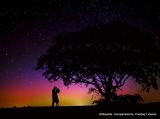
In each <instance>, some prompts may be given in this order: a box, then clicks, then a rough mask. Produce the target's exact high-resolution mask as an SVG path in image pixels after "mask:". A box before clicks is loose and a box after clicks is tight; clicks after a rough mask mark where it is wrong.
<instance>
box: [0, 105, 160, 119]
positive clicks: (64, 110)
mask: <svg viewBox="0 0 160 119" xmlns="http://www.w3.org/2000/svg"><path fill="white" fill-rule="evenodd" d="M159 112H160V103H152V104H141V105H110V106H108V107H97V106H69V107H62V106H60V107H55V108H51V107H23V108H6V109H4V108H3V109H0V118H1V117H3V118H4V119H6V118H12V119H17V118H20V119H23V118H28V119H33V118H35V119H37V118H38V119H39V118H43V119H48V118H52V119H61V118H62V119H72V118H73V119H79V118H81V119H117V118H118V119H130V118H132V119H139V118H140V119H141V118H143V119H148V118H149V119H155V118H158V119H160V113H159ZM109 113H110V114H112V115H109ZM116 114H118V116H117V115H116ZM124 114H126V115H124ZM155 114H156V115H155ZM120 115H121V116H120ZM122 115H123V116H122ZM3 118H1V119H3Z"/></svg>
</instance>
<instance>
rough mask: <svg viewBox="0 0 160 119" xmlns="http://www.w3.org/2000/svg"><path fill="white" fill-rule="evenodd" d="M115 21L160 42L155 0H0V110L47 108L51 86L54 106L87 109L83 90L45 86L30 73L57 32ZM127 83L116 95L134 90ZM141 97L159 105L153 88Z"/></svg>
mask: <svg viewBox="0 0 160 119" xmlns="http://www.w3.org/2000/svg"><path fill="white" fill-rule="evenodd" d="M117 19H118V20H121V21H126V22H128V23H130V24H132V25H134V26H136V27H138V28H140V29H143V30H145V31H149V32H151V33H152V34H153V35H154V36H155V37H156V39H157V44H159V43H160V8H159V3H156V1H154V2H153V1H146V0H79V1H78V0H23V1H22V0H12V1H10V0H1V1H0V107H13V106H49V105H51V89H52V87H53V86H54V85H56V86H58V87H59V88H60V89H61V93H60V94H59V97H60V105H62V106H77V105H90V104H91V98H92V97H91V95H89V94H88V89H87V88H86V87H84V86H75V85H74V86H70V87H69V88H68V87H64V86H63V83H62V82H61V81H58V82H56V83H50V82H48V81H47V80H46V79H44V77H42V75H41V74H42V72H41V71H35V66H36V61H37V58H38V57H39V56H40V55H42V54H43V53H45V51H46V50H47V48H48V47H49V45H50V43H51V41H52V40H53V39H54V38H55V36H56V35H57V34H59V33H64V32H70V31H79V30H81V29H83V28H85V27H86V26H88V25H95V24H99V23H108V22H109V21H111V20H117ZM159 46H160V45H159ZM158 83H159V84H160V82H158ZM133 84H135V83H134V82H133V81H131V80H129V81H128V83H127V84H126V85H125V86H124V88H123V90H122V91H121V92H120V93H122V94H125V93H135V92H137V91H138V90H139V87H138V86H135V85H133ZM142 96H143V97H144V99H145V101H146V102H152V101H160V91H159V90H157V91H151V92H150V94H149V95H148V94H147V93H142Z"/></svg>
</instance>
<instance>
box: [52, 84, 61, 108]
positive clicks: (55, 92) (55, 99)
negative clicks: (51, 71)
mask: <svg viewBox="0 0 160 119" xmlns="http://www.w3.org/2000/svg"><path fill="white" fill-rule="evenodd" d="M59 92H60V89H59V88H57V87H56V86H54V87H53V89H52V107H54V103H56V106H59V99H58V93H59Z"/></svg>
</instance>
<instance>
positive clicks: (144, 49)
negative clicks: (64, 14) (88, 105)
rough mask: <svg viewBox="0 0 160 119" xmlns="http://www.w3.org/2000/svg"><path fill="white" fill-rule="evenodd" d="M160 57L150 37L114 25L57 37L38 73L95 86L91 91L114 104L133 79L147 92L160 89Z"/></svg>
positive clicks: (40, 61) (129, 27) (127, 26)
mask: <svg viewBox="0 0 160 119" xmlns="http://www.w3.org/2000/svg"><path fill="white" fill-rule="evenodd" d="M159 55H160V52H159V49H158V47H157V46H156V40H155V38H154V37H153V36H152V35H151V34H150V33H148V32H145V31H143V30H140V29H138V28H136V27H134V26H132V25H130V24H128V23H125V22H121V21H112V22H110V23H108V24H98V25H95V26H88V27H86V28H85V29H83V30H81V31H79V32H68V33H63V34H60V35H57V37H56V38H55V39H54V40H53V42H52V43H51V45H50V47H49V49H48V50H47V52H46V53H45V54H43V55H41V56H40V57H39V59H38V62H37V68H36V69H37V70H39V69H42V70H43V71H44V73H43V75H44V76H45V78H46V79H48V80H49V81H57V80H63V82H64V85H70V84H78V83H82V84H85V85H86V86H88V85H92V86H93V88H92V89H91V90H90V91H97V92H98V93H99V94H101V96H102V97H104V98H105V99H106V100H107V101H109V102H110V101H111V97H112V96H111V95H112V94H116V91H117V90H118V89H120V88H121V87H122V86H123V85H124V84H125V82H126V80H127V79H129V78H130V79H133V80H135V81H136V82H137V83H138V84H140V85H141V86H142V88H143V90H145V91H149V89H150V88H151V87H153V88H154V89H158V86H157V80H159V77H160V59H159Z"/></svg>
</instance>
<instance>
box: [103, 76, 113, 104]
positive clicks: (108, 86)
mask: <svg viewBox="0 0 160 119" xmlns="http://www.w3.org/2000/svg"><path fill="white" fill-rule="evenodd" d="M112 83H113V81H112V75H110V76H109V78H108V81H107V83H106V90H105V96H104V98H105V102H106V103H107V104H111V101H112V100H111V98H112V88H113V84H112Z"/></svg>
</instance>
